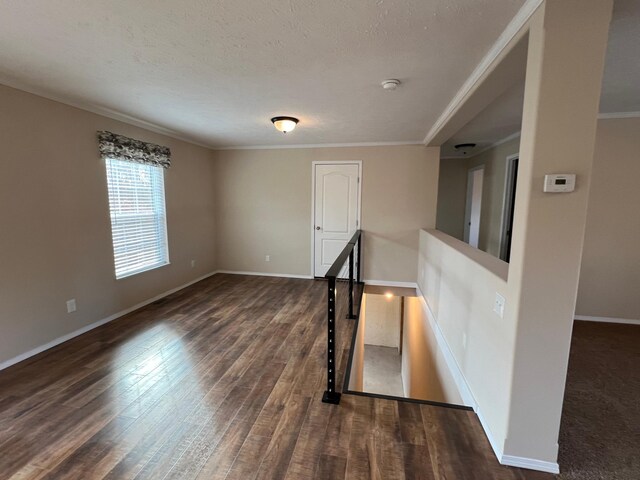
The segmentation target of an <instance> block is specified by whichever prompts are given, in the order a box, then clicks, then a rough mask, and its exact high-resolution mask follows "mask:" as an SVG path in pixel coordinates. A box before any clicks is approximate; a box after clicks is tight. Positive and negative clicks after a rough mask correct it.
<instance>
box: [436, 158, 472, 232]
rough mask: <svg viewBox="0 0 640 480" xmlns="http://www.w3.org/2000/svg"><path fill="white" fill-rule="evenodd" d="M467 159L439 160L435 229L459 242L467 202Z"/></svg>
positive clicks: (462, 230)
mask: <svg viewBox="0 0 640 480" xmlns="http://www.w3.org/2000/svg"><path fill="white" fill-rule="evenodd" d="M467 162H468V160H467V159H457V158H456V159H453V158H443V159H442V160H440V178H439V179H438V215H437V218H436V228H437V229H438V230H440V231H441V232H444V233H446V234H447V235H451V236H452V237H455V238H457V239H459V240H462V239H464V213H465V205H466V201H467V173H468V172H469V167H468V166H467Z"/></svg>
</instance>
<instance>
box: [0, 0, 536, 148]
mask: <svg viewBox="0 0 640 480" xmlns="http://www.w3.org/2000/svg"><path fill="white" fill-rule="evenodd" d="M523 3H524V0H377V1H374V0H349V1H343V0H323V1H317V0H295V1H294V0H289V1H283V0H244V1H238V0H235V1H214V0H207V1H205V0H180V1H178V0H162V1H158V0H153V1H152V0H135V1H131V0H127V1H123V0H112V1H108V2H105V1H98V0H84V1H77V0H58V1H48V2H46V1H42V0H3V1H2V2H0V45H2V48H0V83H4V84H7V85H12V86H15V87H17V88H22V89H25V90H28V91H33V92H36V93H40V94H45V95H47V96H51V97H52V98H57V99H60V100H62V101H68V102H70V103H73V104H76V105H85V106H88V107H90V108H94V109H95V108H99V109H105V110H112V111H115V112H119V113H122V114H125V115H129V116H131V117H134V118H136V119H139V120H143V121H147V122H151V123H153V124H156V125H159V126H162V127H164V128H167V129H170V130H172V131H174V132H175V133H177V134H180V135H182V136H185V137H188V138H192V139H194V140H197V141H199V142H200V143H204V144H208V145H213V146H236V145H241V146H250V145H284V144H323V143H343V142H349V143H351V142H385V141H389V142H406V141H418V142H419V141H421V140H422V139H423V138H424V136H425V134H426V132H427V131H428V130H429V128H430V127H431V125H432V124H433V123H434V121H435V120H436V119H437V117H438V116H439V115H440V114H441V112H442V111H443V110H444V108H445V107H446V106H447V104H448V103H449V101H450V100H451V98H452V97H453V96H454V95H455V93H456V92H457V91H458V89H459V88H460V87H461V85H462V84H463V82H464V81H465V80H466V78H467V77H468V76H469V75H470V74H471V72H472V71H473V69H474V68H475V67H476V65H477V64H478V63H479V61H480V60H481V59H482V57H483V56H484V55H485V54H486V53H487V51H488V50H489V49H490V47H491V45H492V44H493V43H494V42H495V41H496V39H497V38H498V36H499V35H500V33H501V32H502V31H503V30H504V28H505V27H506V25H507V24H508V22H509V21H510V20H511V18H512V17H513V16H514V15H515V14H516V12H517V11H518V10H519V8H520V7H521V6H522V5H523ZM387 78H399V79H400V80H402V82H403V84H402V86H401V87H400V88H399V89H398V90H396V91H395V92H387V91H384V90H383V89H382V88H381V87H380V82H381V81H382V80H384V79H387ZM274 115H294V116H297V117H299V118H300V120H301V122H300V126H299V128H298V129H297V130H296V131H294V132H293V133H291V134H288V135H287V136H286V137H285V136H284V135H282V134H281V133H279V132H277V131H276V130H275V129H274V128H273V127H272V126H271V124H270V123H269V119H270V118H271V117H272V116H274Z"/></svg>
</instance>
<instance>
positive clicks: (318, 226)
mask: <svg viewBox="0 0 640 480" xmlns="http://www.w3.org/2000/svg"><path fill="white" fill-rule="evenodd" d="M314 168H315V192H314V195H315V212H314V224H313V228H314V275H315V276H316V277H324V276H325V275H326V273H327V270H329V267H331V265H332V264H333V262H334V261H335V259H336V257H337V256H338V255H339V254H340V252H341V251H342V249H343V248H344V247H345V245H346V244H347V242H348V241H349V240H350V239H351V237H352V236H353V234H354V233H355V232H356V230H357V229H358V228H359V216H360V205H359V201H360V180H359V178H360V164H358V163H336V164H330V165H329V164H315V165H314ZM342 276H344V274H343V275H342Z"/></svg>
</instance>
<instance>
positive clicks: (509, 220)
mask: <svg viewBox="0 0 640 480" xmlns="http://www.w3.org/2000/svg"><path fill="white" fill-rule="evenodd" d="M519 160H520V155H519V154H515V155H510V156H509V157H507V165H506V170H505V172H506V175H505V187H504V204H503V207H502V227H501V232H500V259H501V260H504V261H505V262H507V263H508V262H509V260H510V259H511V239H512V232H513V212H514V207H515V201H516V187H517V185H516V184H517V181H518V163H519Z"/></svg>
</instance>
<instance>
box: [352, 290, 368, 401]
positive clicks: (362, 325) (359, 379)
mask: <svg viewBox="0 0 640 480" xmlns="http://www.w3.org/2000/svg"><path fill="white" fill-rule="evenodd" d="M368 296H369V295H362V303H361V304H360V310H359V311H358V320H357V321H358V331H357V332H356V341H355V344H354V345H355V347H354V349H353V356H352V358H351V372H350V374H349V390H353V391H356V392H362V391H364V334H365V331H366V330H367V318H366V317H367V297H368Z"/></svg>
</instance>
